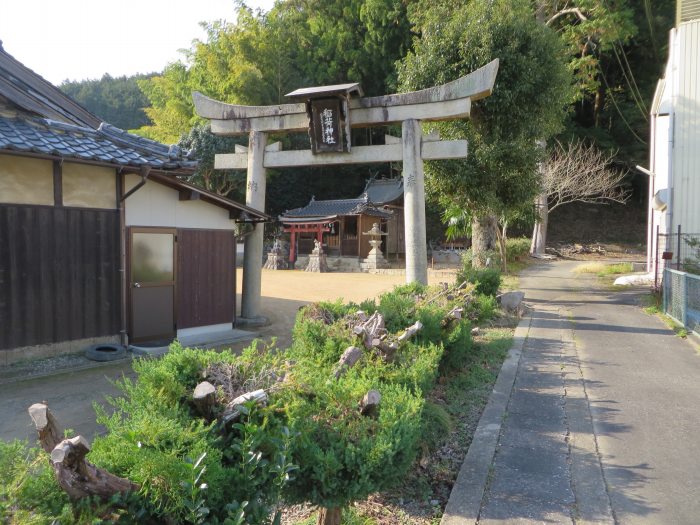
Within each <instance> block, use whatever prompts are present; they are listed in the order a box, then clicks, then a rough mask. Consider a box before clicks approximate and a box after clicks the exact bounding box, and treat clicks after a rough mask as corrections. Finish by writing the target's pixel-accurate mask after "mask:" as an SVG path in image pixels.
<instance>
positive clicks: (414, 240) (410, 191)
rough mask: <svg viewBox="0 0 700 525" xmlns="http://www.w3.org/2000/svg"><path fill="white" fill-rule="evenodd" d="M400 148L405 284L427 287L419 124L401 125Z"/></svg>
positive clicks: (406, 121)
mask: <svg viewBox="0 0 700 525" xmlns="http://www.w3.org/2000/svg"><path fill="white" fill-rule="evenodd" d="M401 141H402V146H403V187H404V197H403V202H404V228H405V236H404V238H405V239H406V282H407V283H412V282H416V281H417V282H419V283H422V284H428V249H427V247H426V237H425V175H424V173H423V157H422V156H421V143H422V130H421V127H420V121H419V120H415V119H408V120H404V121H403V122H402V123H401Z"/></svg>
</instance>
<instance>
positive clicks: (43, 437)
mask: <svg viewBox="0 0 700 525" xmlns="http://www.w3.org/2000/svg"><path fill="white" fill-rule="evenodd" d="M29 417H31V418H32V422H33V423H34V427H35V428H36V431H37V433H38V434H39V444H40V445H41V448H43V449H44V450H45V451H46V452H48V453H49V454H50V453H51V451H52V450H53V449H54V448H55V447H56V445H58V444H59V443H60V442H61V440H62V439H63V435H62V434H63V432H61V430H60V428H59V427H58V422H57V421H56V418H54V417H53V414H52V413H51V411H50V410H49V407H48V406H47V405H46V404H44V403H35V404H33V405H32V406H30V407H29Z"/></svg>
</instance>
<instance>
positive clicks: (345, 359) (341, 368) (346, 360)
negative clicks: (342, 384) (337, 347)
mask: <svg viewBox="0 0 700 525" xmlns="http://www.w3.org/2000/svg"><path fill="white" fill-rule="evenodd" d="M361 357H362V350H360V349H359V348H357V347H356V346H350V347H348V348H347V349H346V350H345V352H343V355H341V356H340V359H339V360H338V366H337V367H336V370H335V378H336V379H339V378H340V376H342V375H343V374H344V373H345V372H346V371H347V369H348V368H352V367H353V366H354V365H355V363H357V362H358V361H359V360H360V358H361Z"/></svg>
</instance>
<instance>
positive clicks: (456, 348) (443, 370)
mask: <svg viewBox="0 0 700 525" xmlns="http://www.w3.org/2000/svg"><path fill="white" fill-rule="evenodd" d="M471 330H472V324H471V323H470V322H469V321H468V320H466V319H463V320H462V321H461V322H460V323H459V324H458V325H457V326H456V327H455V329H454V330H453V331H452V332H451V333H450V334H449V335H448V337H447V341H446V342H445V352H444V353H443V356H442V360H441V361H440V375H446V374H448V373H450V372H452V371H454V370H459V369H461V368H462V366H464V363H465V362H466V360H467V356H468V355H469V353H470V352H471V350H472V347H473V341H472V334H471Z"/></svg>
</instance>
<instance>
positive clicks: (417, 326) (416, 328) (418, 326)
mask: <svg viewBox="0 0 700 525" xmlns="http://www.w3.org/2000/svg"><path fill="white" fill-rule="evenodd" d="M422 329H423V323H421V322H420V321H416V322H415V323H413V324H412V325H411V326H409V327H408V328H406V331H405V332H404V333H402V334H401V335H400V336H399V343H403V342H404V341H407V340H408V339H410V338H411V337H413V336H414V335H416V334H417V333H418V332H420V331H421V330H422Z"/></svg>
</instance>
